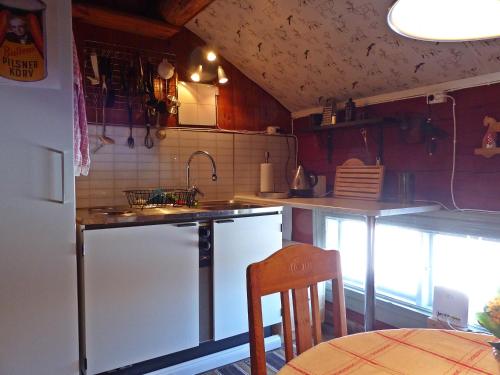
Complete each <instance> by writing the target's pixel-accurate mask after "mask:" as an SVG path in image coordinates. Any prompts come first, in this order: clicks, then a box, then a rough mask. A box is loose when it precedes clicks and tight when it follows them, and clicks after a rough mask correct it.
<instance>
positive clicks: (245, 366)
mask: <svg viewBox="0 0 500 375" xmlns="http://www.w3.org/2000/svg"><path fill="white" fill-rule="evenodd" d="M266 362H267V375H273V374H276V373H277V372H278V371H279V370H280V368H282V367H283V366H284V365H285V352H284V350H283V349H276V350H272V351H269V352H267V353H266ZM246 374H248V375H250V374H251V370H250V358H247V359H244V360H242V361H239V362H235V363H231V364H230V365H226V366H223V367H219V368H217V369H215V370H211V371H208V372H204V373H203V375H246Z"/></svg>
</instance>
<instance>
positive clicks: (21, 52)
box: [0, 0, 47, 82]
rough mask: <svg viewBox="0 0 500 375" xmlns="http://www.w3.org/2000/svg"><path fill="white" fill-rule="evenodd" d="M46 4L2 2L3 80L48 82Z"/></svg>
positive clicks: (29, 0) (0, 43)
mask: <svg viewBox="0 0 500 375" xmlns="http://www.w3.org/2000/svg"><path fill="white" fill-rule="evenodd" d="M45 8H46V7H45V4H44V3H43V2H41V1H39V0H16V1H14V0H0V76H1V77H4V78H7V79H10V80H14V81H22V82H33V81H40V80H42V79H44V78H45V77H46V75H47V69H46V60H45V56H46V53H45V34H44V16H45V15H44V13H45Z"/></svg>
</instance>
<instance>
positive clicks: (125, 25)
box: [73, 4, 181, 39]
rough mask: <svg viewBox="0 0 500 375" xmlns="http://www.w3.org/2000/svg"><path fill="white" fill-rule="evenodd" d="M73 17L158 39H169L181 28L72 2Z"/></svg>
mask: <svg viewBox="0 0 500 375" xmlns="http://www.w3.org/2000/svg"><path fill="white" fill-rule="evenodd" d="M73 18H76V19H81V20H82V21H83V22H86V23H89V24H91V25H96V26H100V27H105V28H108V29H113V30H119V31H124V32H128V33H133V34H138V35H143V36H147V37H151V38H158V39H169V38H171V37H172V36H173V35H175V34H177V33H178V32H179V31H180V29H181V28H180V27H178V26H174V25H169V24H168V23H166V22H161V21H156V20H153V19H149V18H145V17H139V16H134V15H130V14H128V13H123V12H117V11H114V10H110V9H107V8H102V7H97V6H94V5H88V4H73Z"/></svg>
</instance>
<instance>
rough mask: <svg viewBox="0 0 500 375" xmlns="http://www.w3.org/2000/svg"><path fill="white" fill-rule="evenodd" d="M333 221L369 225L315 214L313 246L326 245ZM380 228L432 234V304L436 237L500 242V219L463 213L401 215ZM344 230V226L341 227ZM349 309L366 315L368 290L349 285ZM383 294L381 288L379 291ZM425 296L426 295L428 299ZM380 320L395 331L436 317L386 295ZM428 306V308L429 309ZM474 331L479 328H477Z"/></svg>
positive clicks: (428, 291)
mask: <svg viewBox="0 0 500 375" xmlns="http://www.w3.org/2000/svg"><path fill="white" fill-rule="evenodd" d="M327 217H331V218H334V219H339V220H356V221H362V222H363V221H365V219H364V218H363V217H362V216H358V215H345V214H332V213H331V212H330V211H328V210H327V209H314V210H313V243H314V245H316V246H318V247H322V248H325V245H326V219H327ZM377 224H386V225H394V226H398V227H404V228H408V229H415V230H419V231H421V232H424V233H427V234H428V236H427V237H428V246H427V251H428V254H427V256H426V259H427V264H426V269H427V272H426V274H427V277H426V281H427V282H426V283H425V285H424V284H422V285H421V288H422V295H421V299H420V302H422V299H423V298H427V300H428V301H429V303H430V302H431V301H430V299H431V296H432V293H433V290H432V289H433V280H432V277H433V273H434V272H433V267H432V257H433V256H434V255H433V251H434V250H433V246H434V245H433V240H434V236H433V235H434V234H443V235H453V236H463V237H467V236H470V237H475V238H478V239H484V240H493V241H500V215H496V217H493V218H492V217H491V215H487V214H482V215H480V214H478V213H473V214H464V213H462V212H460V213H456V212H444V213H443V212H440V211H438V214H437V215H436V214H435V213H426V214H416V215H400V216H394V217H383V218H378V219H377ZM338 227H339V230H340V225H339V226H338ZM344 284H345V283H344ZM344 289H345V296H346V307H347V308H348V309H352V310H354V311H356V312H359V313H361V314H363V313H364V288H362V287H358V286H355V285H350V284H349V283H347V284H345V285H344ZM377 289H379V290H380V288H377ZM326 293H327V294H326V295H327V299H328V296H330V298H331V288H330V286H329V285H328V284H327V286H326ZM424 293H425V295H424ZM375 296H376V306H377V309H376V318H377V320H381V321H383V322H385V323H388V324H391V325H393V326H395V327H427V318H428V317H430V316H431V315H432V308H431V307H430V308H426V307H422V306H417V305H414V304H412V303H408V302H406V301H402V300H399V299H398V298H393V297H391V296H388V295H386V294H384V293H380V292H378V291H377V292H376V295H375ZM429 303H428V305H429ZM472 327H474V328H477V327H476V326H475V325H472Z"/></svg>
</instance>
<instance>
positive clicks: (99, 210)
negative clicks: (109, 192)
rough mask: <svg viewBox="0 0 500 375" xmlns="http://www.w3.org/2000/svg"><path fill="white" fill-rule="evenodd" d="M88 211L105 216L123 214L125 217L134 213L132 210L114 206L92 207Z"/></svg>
mask: <svg viewBox="0 0 500 375" xmlns="http://www.w3.org/2000/svg"><path fill="white" fill-rule="evenodd" d="M89 213H91V214H99V215H107V216H125V217H126V216H133V215H135V212H134V211H130V210H125V209H120V208H116V207H93V208H89Z"/></svg>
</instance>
